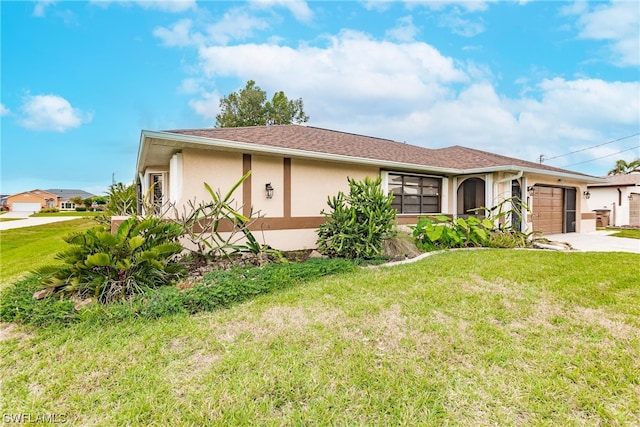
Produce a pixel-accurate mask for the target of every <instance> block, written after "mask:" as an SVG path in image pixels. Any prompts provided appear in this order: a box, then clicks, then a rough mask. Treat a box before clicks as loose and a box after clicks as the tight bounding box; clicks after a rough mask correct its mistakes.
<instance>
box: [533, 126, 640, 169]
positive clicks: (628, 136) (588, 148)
mask: <svg viewBox="0 0 640 427" xmlns="http://www.w3.org/2000/svg"><path fill="white" fill-rule="evenodd" d="M638 135H640V132H636V133H634V134H633V135H627V136H623V137H622V138H618V139H614V140H613V141H607V142H603V143H602V144H598V145H593V146H591V147H587V148H582V149H580V150H576V151H572V152H570V153H567V154H560V155H558V156H553V157H547V158H545V159H542V156H540V157H541V158H540V163H542V162H543V161H545V162H546V161H548V160H553V159H557V158H559V157H564V156H568V155H570V154H575V153H580V152H582V151H587V150H591V149H592V148H597V147H602V146H603V145H607V144H613V143H614V142H618V141H623V140H625V139H629V138H633V137H634V136H638ZM621 152H622V151H621ZM616 154H617V153H616ZM605 157H606V156H605ZM594 160H597V159H594ZM576 164H577V165H579V164H580V163H576Z"/></svg>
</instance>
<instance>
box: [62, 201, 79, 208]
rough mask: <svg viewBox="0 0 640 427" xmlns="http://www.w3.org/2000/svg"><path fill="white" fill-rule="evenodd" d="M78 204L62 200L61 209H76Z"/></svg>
mask: <svg viewBox="0 0 640 427" xmlns="http://www.w3.org/2000/svg"><path fill="white" fill-rule="evenodd" d="M75 208H76V205H75V204H74V203H71V202H62V203H60V209H75Z"/></svg>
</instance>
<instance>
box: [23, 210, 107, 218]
mask: <svg viewBox="0 0 640 427" xmlns="http://www.w3.org/2000/svg"><path fill="white" fill-rule="evenodd" d="M104 214H105V213H104V212H100V211H97V212H90V211H85V212H77V211H60V212H46V213H42V212H39V213H36V214H33V215H31V216H33V217H51V216H88V217H97V216H102V215H104Z"/></svg>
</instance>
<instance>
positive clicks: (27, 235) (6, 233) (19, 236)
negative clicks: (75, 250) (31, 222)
mask: <svg viewBox="0 0 640 427" xmlns="http://www.w3.org/2000/svg"><path fill="white" fill-rule="evenodd" d="M96 225H97V223H96V222H95V221H93V220H91V219H89V218H86V219H74V220H70V221H64V222H58V223H54V224H45V225H38V226H34V227H24V228H15V229H12V230H2V231H0V265H1V268H0V289H2V288H3V287H5V286H6V285H7V284H8V283H10V282H14V281H16V280H17V279H18V278H20V277H21V276H23V275H24V274H25V273H26V272H29V271H31V270H33V269H34V268H35V267H38V266H40V265H44V264H48V263H51V261H52V260H53V258H54V256H55V254H57V253H58V252H60V251H61V250H63V249H64V248H65V247H66V246H67V244H66V243H65V242H64V240H63V238H64V237H65V236H66V235H68V234H70V233H73V232H76V231H81V230H84V229H87V228H90V227H93V226H96Z"/></svg>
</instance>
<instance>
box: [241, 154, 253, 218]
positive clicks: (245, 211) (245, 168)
mask: <svg viewBox="0 0 640 427" xmlns="http://www.w3.org/2000/svg"><path fill="white" fill-rule="evenodd" d="M250 170H251V154H243V155H242V176H245V175H246V174H247V173H248V172H249V171H250ZM251 182H252V180H251V175H249V177H248V178H247V179H246V180H245V181H244V182H243V183H242V201H243V204H242V215H244V216H246V217H249V216H251V206H252V205H253V199H252V198H251Z"/></svg>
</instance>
